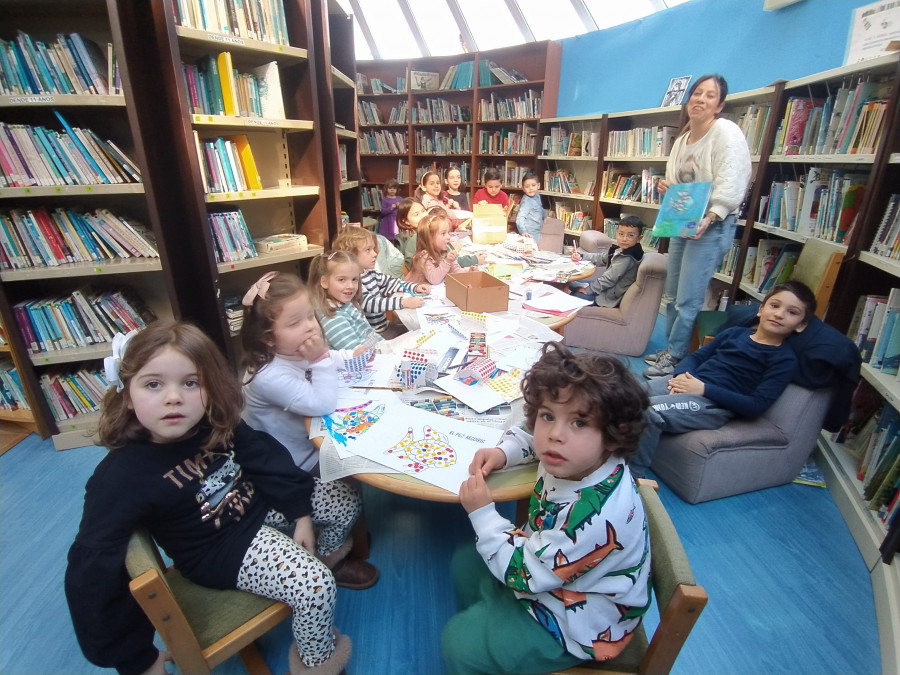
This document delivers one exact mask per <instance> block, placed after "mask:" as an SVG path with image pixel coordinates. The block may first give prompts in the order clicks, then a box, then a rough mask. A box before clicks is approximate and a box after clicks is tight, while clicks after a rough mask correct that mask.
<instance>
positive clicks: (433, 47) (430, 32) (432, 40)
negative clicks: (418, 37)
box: [407, 0, 462, 56]
mask: <svg viewBox="0 0 900 675" xmlns="http://www.w3.org/2000/svg"><path fill="white" fill-rule="evenodd" d="M407 2H408V3H409V8H410V10H411V11H412V13H413V16H414V17H416V23H417V24H418V26H419V30H420V31H422V39H423V40H425V44H426V45H428V50H429V51H430V52H431V55H432V56H446V55H448V54H459V53H460V52H461V51H462V48H461V47H460V39H459V27H458V26H457V25H456V21H455V20H454V19H453V14H452V13H451V12H450V8H449V7H447V3H446V2H443V1H442V0H407Z"/></svg>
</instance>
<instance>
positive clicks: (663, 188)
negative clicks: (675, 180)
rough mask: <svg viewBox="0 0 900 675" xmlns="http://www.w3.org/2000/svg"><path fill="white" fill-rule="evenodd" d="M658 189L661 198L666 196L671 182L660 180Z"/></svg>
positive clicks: (657, 185)
mask: <svg viewBox="0 0 900 675" xmlns="http://www.w3.org/2000/svg"><path fill="white" fill-rule="evenodd" d="M656 189H657V190H659V194H660V196H662V195H664V194H666V190H668V189H669V181H667V180H665V179H664V178H660V179H659V182H658V183H657V184H656Z"/></svg>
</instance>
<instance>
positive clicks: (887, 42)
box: [844, 0, 900, 65]
mask: <svg viewBox="0 0 900 675" xmlns="http://www.w3.org/2000/svg"><path fill="white" fill-rule="evenodd" d="M896 51H900V3H897V2H884V1H883V0H882V1H881V2H873V3H872V4H870V5H864V6H863V7H857V8H856V9H854V10H853V19H852V21H851V22H850V36H849V37H848V39H847V54H846V56H845V58H844V65H850V64H853V63H859V62H860V61H866V60H868V59H874V58H878V57H879V56H884V55H885V54H888V53H890V52H896Z"/></svg>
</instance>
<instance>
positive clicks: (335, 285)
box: [319, 263, 359, 305]
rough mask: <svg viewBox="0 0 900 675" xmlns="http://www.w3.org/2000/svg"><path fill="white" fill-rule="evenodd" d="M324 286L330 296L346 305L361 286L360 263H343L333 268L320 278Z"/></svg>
mask: <svg viewBox="0 0 900 675" xmlns="http://www.w3.org/2000/svg"><path fill="white" fill-rule="evenodd" d="M319 283H320V284H322V288H324V289H325V293H326V294H327V295H328V297H329V298H331V299H332V300H335V301H336V302H339V303H340V304H342V305H346V304H347V303H348V302H350V301H351V300H353V297H354V296H355V295H356V289H357V288H359V265H357V264H353V263H341V264H339V265H335V266H334V267H333V268H332V269H331V273H330V274H326V275H325V276H324V277H322V278H321V279H319Z"/></svg>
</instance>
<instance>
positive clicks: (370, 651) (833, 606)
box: [0, 327, 881, 675]
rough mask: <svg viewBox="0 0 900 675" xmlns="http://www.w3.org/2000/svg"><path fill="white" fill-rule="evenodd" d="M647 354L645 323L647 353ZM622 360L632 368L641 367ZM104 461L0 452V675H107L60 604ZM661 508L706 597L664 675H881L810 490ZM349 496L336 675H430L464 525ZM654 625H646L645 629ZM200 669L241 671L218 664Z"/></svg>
mask: <svg viewBox="0 0 900 675" xmlns="http://www.w3.org/2000/svg"><path fill="white" fill-rule="evenodd" d="M661 343H662V338H661V333H660V329H659V327H658V328H657V333H654V339H653V340H652V341H651V344H650V347H649V348H648V351H655V350H656V349H658V348H659V347H660V346H661ZM630 361H631V366H632V368H633V370H635V372H639V371H640V369H642V368H643V367H644V366H643V363H642V362H641V361H640V359H631V360H630ZM104 452H105V450H103V449H102V448H99V447H86V448H79V449H75V450H68V451H65V452H56V451H54V449H53V445H52V443H51V442H50V441H49V440H47V441H41V440H40V439H39V438H38V437H37V436H36V435H31V436H29V437H28V438H27V439H25V440H24V441H22V442H21V443H19V444H18V445H17V446H15V447H14V448H12V450H10V451H9V452H7V453H5V454H4V455H2V456H0V524H2V525H0V672H2V673H3V674H4V675H87V674H91V673H107V672H112V671H108V670H104V669H101V668H97V667H95V666H93V665H91V664H90V663H88V662H87V661H85V660H84V657H83V656H82V655H81V652H80V650H79V649H78V645H77V643H76V641H75V636H74V634H73V631H72V626H71V622H70V620H69V614H68V609H67V607H66V603H65V598H64V596H63V592H62V578H63V573H64V570H65V556H66V552H67V550H68V547H69V545H70V544H71V542H72V539H73V538H74V536H75V532H76V529H77V527H78V522H79V519H80V517H81V503H82V495H83V487H84V483H85V481H86V480H87V478H88V477H89V476H90V474H91V472H92V471H93V468H94V466H95V465H96V464H97V462H98V461H99V460H100V458H101V457H102V456H103V454H104ZM661 497H662V500H663V503H664V504H665V505H666V508H667V509H668V511H669V513H670V515H671V516H672V519H673V521H674V522H675V525H676V527H677V528H678V531H679V533H680V535H681V538H682V541H683V542H684V545H685V548H686V549H687V553H688V556H689V557H690V560H691V564H692V566H693V568H694V573H695V575H696V577H697V580H698V583H700V584H701V585H703V586H704V587H705V588H706V590H707V592H708V593H709V605H708V606H707V608H706V610H705V611H704V613H703V615H702V616H701V617H700V620H699V621H698V623H697V626H696V627H695V628H694V631H693V632H692V633H691V635H690V637H689V638H688V641H687V644H686V646H685V648H684V649H683V650H682V652H681V655H680V657H679V658H678V661H676V663H675V668H674V669H673V672H674V673H691V674H698V673H703V674H710V675H712V674H717V675H724V674H751V673H752V674H767V673H771V674H778V673H817V674H825V673H840V674H843V675H848V674H860V675H862V674H870V673H879V672H881V662H880V656H879V645H878V633H877V626H876V622H875V610H874V605H873V599H872V588H871V584H870V583H869V575H868V572H867V570H866V567H865V564H864V562H863V560H862V558H861V556H860V555H859V552H858V551H857V549H856V545H855V544H854V542H853V539H852V537H851V536H850V533H849V531H848V530H847V527H846V526H845V524H844V521H843V519H842V518H841V515H840V513H839V512H838V509H837V507H836V506H835V505H834V502H833V501H832V499H831V497H830V495H829V493H828V491H827V490H826V489H824V488H818V487H811V486H807V485H797V484H791V485H786V486H782V487H778V488H772V489H769V490H763V491H760V492H756V493H751V494H747V495H740V496H737V497H731V498H728V499H721V500H717V501H714V502H708V503H705V504H698V505H693V506H692V505H689V504H686V503H684V502H682V501H681V500H680V499H679V498H678V497H676V496H675V495H673V494H672V493H671V492H670V491H669V490H668V489H667V488H666V487H665V485H662V486H661ZM364 500H365V508H366V515H367V520H368V524H369V528H370V531H371V534H372V557H371V562H372V563H374V564H375V565H377V566H378V568H379V569H380V570H381V579H380V580H379V582H378V583H377V584H376V585H375V586H374V587H373V588H371V589H369V590H366V591H349V590H346V589H341V590H340V592H339V596H338V609H337V617H336V625H337V626H338V627H339V628H340V629H341V630H342V631H343V632H345V633H347V634H349V635H350V636H351V637H352V639H353V657H352V659H351V661H350V664H349V666H348V668H347V672H348V673H350V675H406V674H409V675H439V674H441V673H445V672H446V671H445V667H444V664H443V660H442V658H441V654H440V643H439V638H440V631H441V628H442V627H443V625H444V623H445V622H446V621H447V619H448V618H449V617H450V616H451V615H452V614H453V613H454V611H455V609H456V607H455V601H454V599H453V594H452V590H451V589H450V588H449V586H448V584H447V576H448V565H449V560H450V555H451V553H452V551H453V549H454V548H455V547H456V546H458V545H461V544H463V543H467V542H469V541H471V539H472V531H471V527H470V526H469V523H468V519H467V518H466V516H465V513H464V511H463V510H462V508H460V507H459V506H457V505H453V504H437V503H430V502H420V501H416V500H413V499H409V498H406V497H400V496H396V495H391V494H388V493H384V492H381V491H378V490H376V489H374V488H369V487H368V486H365V491H364ZM503 509H504V515H507V516H508V517H512V513H511V510H510V509H509V508H508V507H503ZM655 624H656V619H655V618H654V617H650V618H648V619H647V627H648V631H649V630H652V627H653V626H655ZM290 639H291V638H290V630H289V627H288V625H287V623H283V624H282V625H281V626H279V627H278V628H277V629H276V630H274V631H272V632H270V633H269V634H268V635H266V636H264V638H263V640H262V641H261V648H262V652H263V655H264V657H265V658H266V660H267V662H268V664H269V667H270V668H271V670H272V672H273V673H284V672H286V671H287V655H286V650H287V645H288V644H289V641H290ZM214 672H215V673H217V674H218V675H231V674H238V673H245V672H246V671H245V670H244V668H243V665H242V664H241V662H240V660H239V659H237V658H233V659H230V660H229V661H227V662H225V663H224V664H222V665H221V666H219V667H218V668H216V669H215V671H214Z"/></svg>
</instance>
